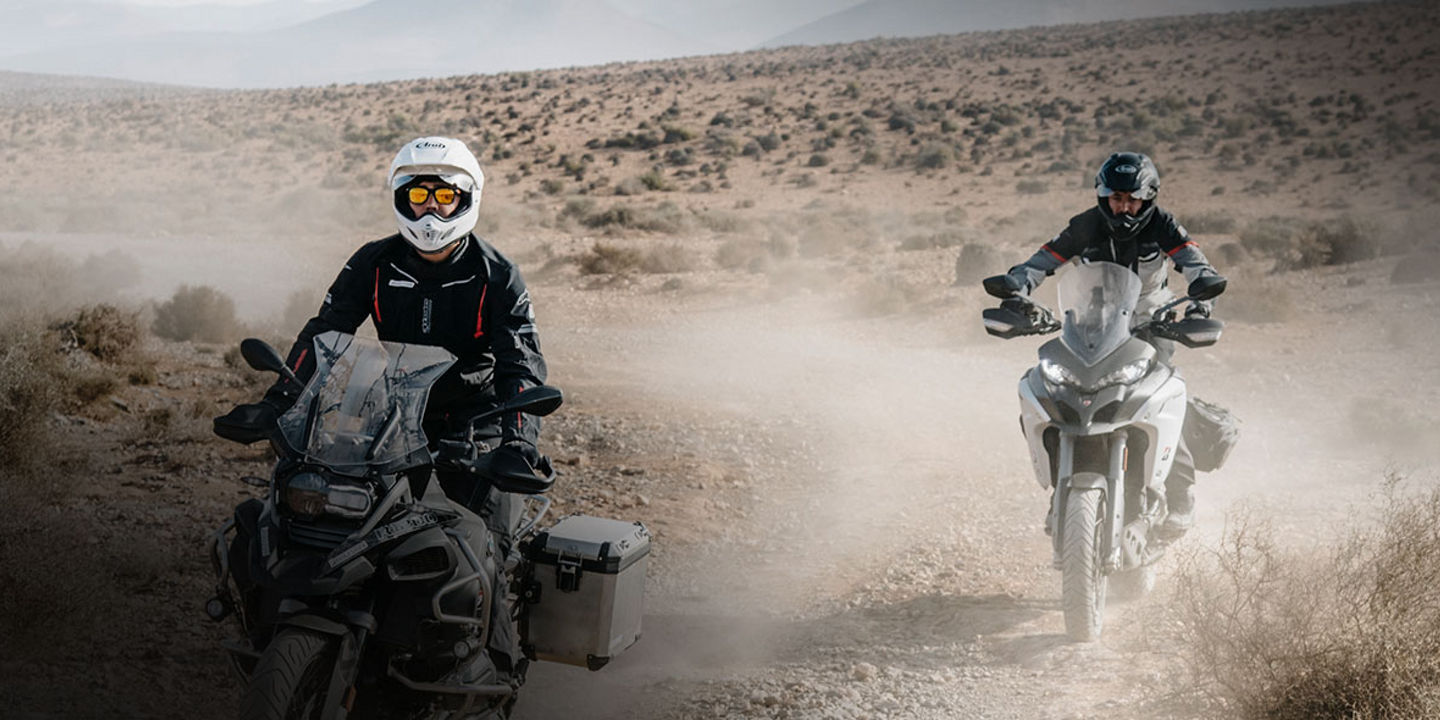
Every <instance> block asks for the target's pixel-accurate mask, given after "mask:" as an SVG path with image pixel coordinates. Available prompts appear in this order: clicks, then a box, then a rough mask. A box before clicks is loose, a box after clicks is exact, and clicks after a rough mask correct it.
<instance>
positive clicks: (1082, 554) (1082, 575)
mask: <svg viewBox="0 0 1440 720" xmlns="http://www.w3.org/2000/svg"><path fill="white" fill-rule="evenodd" d="M1105 506H1106V503H1105V493H1104V492H1103V491H1101V490H1071V491H1070V497H1069V498H1068V499H1067V500H1066V503H1065V526H1064V532H1065V538H1064V539H1065V544H1064V547H1063V548H1062V550H1061V556H1060V560H1061V577H1060V588H1061V593H1060V598H1061V605H1062V606H1063V607H1064V609H1065V634H1066V635H1069V636H1070V639H1071V640H1074V641H1076V642H1093V641H1095V640H1099V639H1100V628H1101V626H1102V625H1104V621H1105V585H1106V582H1105V580H1106V578H1105V572H1104V564H1103V560H1102V558H1101V557H1100V550H1101V548H1102V547H1104V542H1103V541H1102V540H1103V539H1102V538H1101V533H1102V532H1103V531H1104V527H1105V524H1104V523H1103V522H1101V518H1103V517H1104V516H1105V514H1104V511H1105Z"/></svg>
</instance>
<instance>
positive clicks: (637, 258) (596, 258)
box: [580, 242, 643, 275]
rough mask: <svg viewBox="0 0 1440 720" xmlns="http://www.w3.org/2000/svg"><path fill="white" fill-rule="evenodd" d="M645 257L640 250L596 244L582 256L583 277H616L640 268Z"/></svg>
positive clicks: (608, 244) (581, 270)
mask: <svg viewBox="0 0 1440 720" xmlns="http://www.w3.org/2000/svg"><path fill="white" fill-rule="evenodd" d="M642 260H643V257H642V256H641V254H640V251H639V250H636V249H635V248H629V247H621V246H619V245H611V244H610V243H605V242H596V243H595V244H594V245H592V246H590V249H589V250H586V251H585V254H584V255H581V256H580V273H581V274H582V275H614V274H618V273H626V272H631V271H634V270H638V269H639V268H640V263H641V262H642Z"/></svg>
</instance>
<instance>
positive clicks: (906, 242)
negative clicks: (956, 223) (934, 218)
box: [899, 230, 965, 250]
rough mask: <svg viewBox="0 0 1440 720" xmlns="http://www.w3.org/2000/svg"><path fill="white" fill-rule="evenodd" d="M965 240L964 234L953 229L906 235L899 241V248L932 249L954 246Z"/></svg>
mask: <svg viewBox="0 0 1440 720" xmlns="http://www.w3.org/2000/svg"><path fill="white" fill-rule="evenodd" d="M963 242H965V236H964V235H962V234H961V233H960V232H958V231H955V230H949V231H944V232H937V233H918V234H915V235H907V236H905V238H904V239H903V240H901V241H900V246H899V248H900V249H901V250H934V249H936V248H950V247H955V246H957V245H959V244H961V243H963Z"/></svg>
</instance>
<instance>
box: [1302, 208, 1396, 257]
mask: <svg viewBox="0 0 1440 720" xmlns="http://www.w3.org/2000/svg"><path fill="white" fill-rule="evenodd" d="M1309 241H1310V242H1312V243H1314V244H1316V245H1318V246H1319V247H1320V248H1322V252H1323V255H1324V257H1325V264H1326V265H1345V264H1349V263H1354V262H1360V261H1362V260H1371V259H1374V258H1377V257H1380V255H1381V253H1382V251H1383V250H1384V248H1383V245H1382V240H1381V238H1379V237H1377V235H1376V232H1375V229H1374V228H1370V227H1365V226H1363V225H1361V224H1360V223H1358V222H1356V220H1355V218H1352V217H1349V216H1345V217H1340V218H1336V219H1334V220H1330V221H1322V222H1318V223H1315V224H1314V225H1312V226H1311V227H1310V232H1309Z"/></svg>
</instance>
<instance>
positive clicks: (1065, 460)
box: [983, 262, 1225, 641]
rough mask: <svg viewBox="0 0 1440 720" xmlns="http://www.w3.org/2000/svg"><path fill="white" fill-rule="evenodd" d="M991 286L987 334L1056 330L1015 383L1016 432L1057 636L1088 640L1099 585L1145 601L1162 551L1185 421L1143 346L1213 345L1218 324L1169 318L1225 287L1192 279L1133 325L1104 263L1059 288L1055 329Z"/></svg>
mask: <svg viewBox="0 0 1440 720" xmlns="http://www.w3.org/2000/svg"><path fill="white" fill-rule="evenodd" d="M1000 278H1004V276H999V278H991V279H989V280H986V281H985V289H986V291H987V292H989V293H990V294H992V295H996V296H998V297H1001V298H1005V300H1004V301H1003V302H1002V304H1001V307H999V308H990V309H987V310H985V311H984V313H983V315H984V321H985V329H986V331H987V332H989V333H990V334H991V335H995V336H997V337H1001V338H1006V339H1009V338H1012V337H1018V336H1021V335H1040V334H1046V333H1050V332H1054V331H1055V330H1060V331H1061V333H1060V338H1059V339H1057V340H1051V341H1050V342H1047V343H1045V344H1044V345H1042V346H1041V347H1040V351H1039V355H1040V363H1039V364H1038V365H1037V366H1036V367H1034V368H1032V369H1031V370H1029V371H1028V372H1026V373H1025V375H1024V377H1022V378H1021V380H1020V424H1021V427H1022V429H1023V431H1024V433H1025V440H1026V442H1027V443H1028V444H1029V445H1030V457H1031V461H1032V462H1033V464H1034V468H1035V478H1036V480H1037V481H1039V483H1040V485H1041V486H1042V487H1045V488H1049V489H1052V490H1053V493H1052V495H1051V507H1050V513H1049V516H1048V517H1047V518H1046V523H1045V531H1046V533H1047V534H1049V535H1050V536H1051V538H1052V541H1053V547H1054V562H1055V567H1056V568H1057V569H1058V570H1060V571H1061V598H1062V605H1063V607H1064V611H1065V631H1066V634H1068V635H1069V636H1070V637H1071V638H1072V639H1074V640H1076V641H1093V640H1096V639H1098V638H1099V637H1100V631H1101V627H1102V625H1103V621H1104V617H1103V615H1104V609H1105V596H1106V591H1107V584H1108V583H1109V582H1110V581H1111V580H1113V581H1114V582H1115V583H1116V585H1117V587H1116V588H1115V589H1116V590H1117V594H1118V593H1119V592H1125V593H1126V594H1140V593H1143V592H1146V591H1148V590H1149V589H1150V587H1151V586H1153V583H1154V563H1155V561H1156V560H1158V559H1159V557H1160V556H1161V555H1162V554H1163V552H1164V548H1165V545H1166V540H1165V538H1164V537H1162V536H1161V535H1160V533H1159V532H1158V531H1159V529H1160V527H1161V525H1162V524H1163V523H1164V521H1165V516H1166V503H1165V479H1166V477H1167V476H1168V475H1169V473H1170V468H1171V465H1172V464H1173V463H1174V461H1175V455H1176V452H1177V450H1178V449H1179V446H1180V438H1181V428H1182V426H1183V424H1184V423H1185V417H1186V393H1185V380H1184V378H1183V377H1182V376H1181V374H1180V373H1179V371H1177V370H1176V369H1175V368H1174V367H1172V366H1171V365H1170V364H1169V363H1168V361H1167V359H1162V358H1161V357H1159V354H1158V352H1157V350H1156V347H1155V345H1154V344H1152V342H1150V340H1154V339H1160V340H1172V341H1175V342H1179V343H1181V344H1183V345H1185V346H1187V347H1204V346H1208V345H1213V344H1214V343H1215V342H1216V341H1217V340H1219V338H1220V332H1221V330H1222V328H1223V327H1224V325H1223V323H1221V322H1220V321H1218V320H1211V319H1209V318H1186V319H1184V320H1178V321H1177V320H1175V319H1174V312H1173V309H1174V308H1175V307H1176V306H1178V305H1180V304H1181V303H1185V302H1189V301H1202V300H1209V299H1211V298H1214V297H1216V296H1217V295H1219V294H1220V293H1222V292H1224V290H1225V279H1224V278H1221V277H1215V276H1212V277H1204V278H1200V279H1198V280H1196V281H1195V282H1193V283H1191V285H1190V287H1189V293H1188V296H1187V297H1183V298H1178V299H1176V300H1175V301H1173V302H1171V303H1168V304H1166V305H1164V306H1162V307H1160V308H1158V309H1156V310H1155V312H1154V313H1153V314H1152V316H1151V317H1150V318H1149V319H1148V320H1144V321H1139V322H1137V321H1136V320H1135V318H1134V317H1133V316H1134V314H1135V311H1136V304H1137V302H1138V301H1139V298H1140V289H1141V284H1140V279H1139V278H1138V277H1137V276H1136V275H1135V273H1133V272H1130V271H1129V270H1128V269H1127V268H1125V267H1123V266H1120V265H1117V264H1114V263H1109V262H1095V263H1089V264H1079V265H1076V266H1074V267H1072V268H1071V269H1069V270H1068V271H1067V272H1065V273H1064V274H1063V275H1062V276H1061V277H1060V278H1059V281H1058V292H1059V308H1060V317H1061V320H1060V321H1059V322H1057V321H1056V320H1055V319H1054V316H1053V315H1052V314H1051V313H1050V311H1049V310H1047V309H1045V308H1043V307H1041V306H1039V305H1036V304H1034V303H1033V302H1031V301H1030V300H1028V299H1026V298H1023V297H1018V296H1015V295H1014V289H1013V287H1010V286H1007V285H1006V284H1005V283H1004V282H1003V281H1002V280H1001V279H1000Z"/></svg>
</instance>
